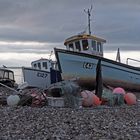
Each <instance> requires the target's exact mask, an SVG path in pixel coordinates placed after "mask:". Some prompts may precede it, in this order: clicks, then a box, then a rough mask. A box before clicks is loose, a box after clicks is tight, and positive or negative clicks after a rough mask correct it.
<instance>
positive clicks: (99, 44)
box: [97, 42, 102, 52]
mask: <svg viewBox="0 0 140 140" xmlns="http://www.w3.org/2000/svg"><path fill="white" fill-rule="evenodd" d="M97 51H98V52H102V44H101V42H97Z"/></svg>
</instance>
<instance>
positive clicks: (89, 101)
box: [81, 90, 101, 107]
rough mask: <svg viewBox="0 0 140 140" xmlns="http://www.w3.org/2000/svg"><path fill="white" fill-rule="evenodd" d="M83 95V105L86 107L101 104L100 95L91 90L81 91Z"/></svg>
mask: <svg viewBox="0 0 140 140" xmlns="http://www.w3.org/2000/svg"><path fill="white" fill-rule="evenodd" d="M81 96H82V98H83V102H82V105H83V106H84V107H91V106H97V105H100V104H101V101H100V99H99V97H98V96H96V95H95V94H94V93H93V92H91V91H88V90H84V91H82V92H81Z"/></svg>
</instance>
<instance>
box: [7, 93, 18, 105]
mask: <svg viewBox="0 0 140 140" xmlns="http://www.w3.org/2000/svg"><path fill="white" fill-rule="evenodd" d="M19 101H20V97H19V96H18V95H10V96H9V97H8V98H7V104H8V105H9V106H16V105H17V104H18V103H19Z"/></svg>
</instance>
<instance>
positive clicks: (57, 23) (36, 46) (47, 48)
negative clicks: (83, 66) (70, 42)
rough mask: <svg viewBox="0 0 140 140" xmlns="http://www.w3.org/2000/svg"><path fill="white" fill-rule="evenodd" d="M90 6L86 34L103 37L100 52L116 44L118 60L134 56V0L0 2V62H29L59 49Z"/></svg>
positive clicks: (79, 28)
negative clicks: (103, 43) (118, 54)
mask: <svg viewBox="0 0 140 140" xmlns="http://www.w3.org/2000/svg"><path fill="white" fill-rule="evenodd" d="M91 4H92V6H93V9H92V12H91V15H92V16H91V28H92V34H95V35H96V36H99V37H102V38H104V39H106V40H107V43H106V45H105V48H104V50H105V52H106V54H107V55H105V56H108V57H111V58H113V57H114V56H112V54H113V52H114V51H116V50H117V48H120V50H121V51H122V55H123V56H122V58H123V59H125V58H126V56H128V57H134V59H140V56H139V54H138V51H140V45H139V44H140V0H0V65H8V66H23V65H30V62H31V61H33V60H36V59H39V58H41V57H46V58H48V57H49V56H48V54H50V52H51V51H52V50H53V48H54V47H59V48H64V45H63V42H64V40H65V39H66V38H67V37H70V36H71V35H75V34H78V33H80V32H83V31H84V30H85V29H87V15H86V13H85V12H84V9H86V10H87V9H88V8H90V6H91ZM123 51H127V52H125V53H124V52H123ZM126 53H127V54H126ZM136 54H137V55H136ZM113 55H114V54H113ZM130 55H131V56H130ZM124 56H125V57H124ZM114 58H115V57H114Z"/></svg>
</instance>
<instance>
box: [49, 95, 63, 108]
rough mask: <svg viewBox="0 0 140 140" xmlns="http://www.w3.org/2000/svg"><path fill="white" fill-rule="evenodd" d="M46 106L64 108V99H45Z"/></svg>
mask: <svg viewBox="0 0 140 140" xmlns="http://www.w3.org/2000/svg"><path fill="white" fill-rule="evenodd" d="M47 101H48V106H51V107H64V106H65V104H64V98H63V97H47Z"/></svg>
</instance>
